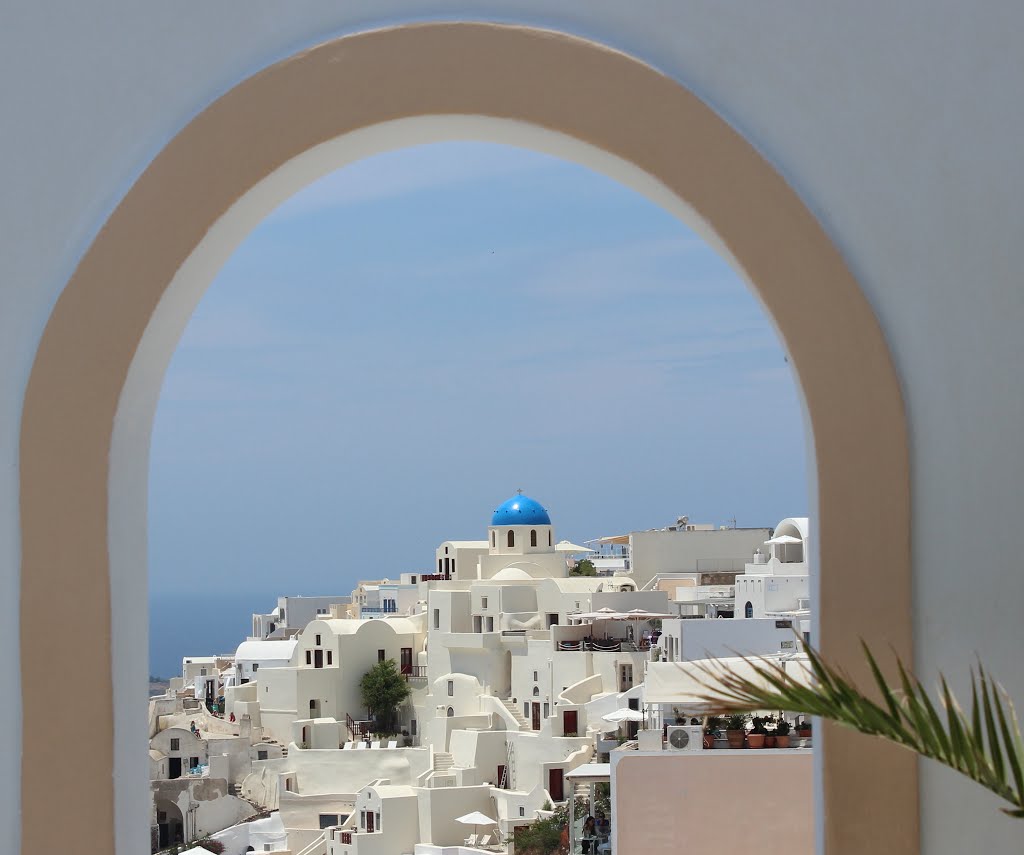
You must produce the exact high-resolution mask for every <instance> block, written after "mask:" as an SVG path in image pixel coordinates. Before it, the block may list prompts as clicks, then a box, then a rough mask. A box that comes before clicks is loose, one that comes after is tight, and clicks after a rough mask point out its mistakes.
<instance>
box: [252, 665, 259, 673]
mask: <svg viewBox="0 0 1024 855" xmlns="http://www.w3.org/2000/svg"><path fill="white" fill-rule="evenodd" d="M259 670H260V663H259V662H253V663H252V673H253V674H255V673H256V672H257V671H259Z"/></svg>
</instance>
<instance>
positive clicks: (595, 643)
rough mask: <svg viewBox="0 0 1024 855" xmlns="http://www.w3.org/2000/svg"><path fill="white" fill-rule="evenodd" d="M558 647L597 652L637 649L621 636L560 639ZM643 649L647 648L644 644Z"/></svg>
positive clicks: (560, 648)
mask: <svg viewBox="0 0 1024 855" xmlns="http://www.w3.org/2000/svg"><path fill="white" fill-rule="evenodd" d="M556 649H557V650H562V651H573V650H576V651H586V650H591V651H593V652H595V653H618V652H620V651H622V650H630V649H635V646H634V645H632V644H630V643H629V642H624V641H623V640H622V639H620V638H606V639H602V638H580V639H575V640H574V639H567V640H564V641H559V642H558V643H557V647H556ZM641 649H642V650H646V649H647V648H646V647H643V646H642V647H641Z"/></svg>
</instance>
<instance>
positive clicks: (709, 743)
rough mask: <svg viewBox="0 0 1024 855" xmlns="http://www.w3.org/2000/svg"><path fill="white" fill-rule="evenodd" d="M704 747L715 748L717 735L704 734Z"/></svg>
mask: <svg viewBox="0 0 1024 855" xmlns="http://www.w3.org/2000/svg"><path fill="white" fill-rule="evenodd" d="M704 747H705V748H714V747H715V735H714V734H713V733H705V734H704Z"/></svg>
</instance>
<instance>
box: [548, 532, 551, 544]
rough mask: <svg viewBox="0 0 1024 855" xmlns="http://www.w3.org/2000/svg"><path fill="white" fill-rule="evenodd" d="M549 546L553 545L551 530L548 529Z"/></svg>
mask: <svg viewBox="0 0 1024 855" xmlns="http://www.w3.org/2000/svg"><path fill="white" fill-rule="evenodd" d="M548 546H551V530H550V529H549V530H548Z"/></svg>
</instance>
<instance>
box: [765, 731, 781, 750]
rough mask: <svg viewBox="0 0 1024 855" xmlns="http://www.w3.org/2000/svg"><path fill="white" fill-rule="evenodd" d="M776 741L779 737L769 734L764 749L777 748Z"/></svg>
mask: <svg viewBox="0 0 1024 855" xmlns="http://www.w3.org/2000/svg"><path fill="white" fill-rule="evenodd" d="M776 739H778V737H777V736H776V735H775V734H774V733H769V734H768V735H767V736H766V737H765V738H764V747H765V748H774V747H775V740H776Z"/></svg>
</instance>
